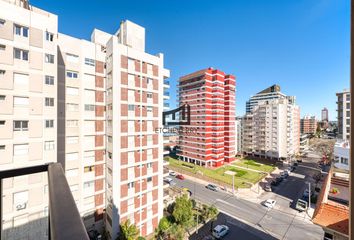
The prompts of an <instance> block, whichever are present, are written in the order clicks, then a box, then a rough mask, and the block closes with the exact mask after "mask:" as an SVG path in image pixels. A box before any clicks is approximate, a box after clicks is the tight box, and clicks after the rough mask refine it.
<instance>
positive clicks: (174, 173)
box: [169, 172, 177, 177]
mask: <svg viewBox="0 0 354 240" xmlns="http://www.w3.org/2000/svg"><path fill="white" fill-rule="evenodd" d="M169 175H170V176H171V177H176V175H177V173H176V172H170V173H169Z"/></svg>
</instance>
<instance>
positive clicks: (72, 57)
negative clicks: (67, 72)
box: [66, 53, 79, 63]
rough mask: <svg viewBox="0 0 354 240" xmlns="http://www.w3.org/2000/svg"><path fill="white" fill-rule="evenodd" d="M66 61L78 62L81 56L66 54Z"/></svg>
mask: <svg viewBox="0 0 354 240" xmlns="http://www.w3.org/2000/svg"><path fill="white" fill-rule="evenodd" d="M66 61H68V62H72V63H78V62H79V56H77V55H75V54H71V53H67V54H66Z"/></svg>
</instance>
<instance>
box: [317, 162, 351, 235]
mask: <svg viewBox="0 0 354 240" xmlns="http://www.w3.org/2000/svg"><path fill="white" fill-rule="evenodd" d="M334 171H335V168H333V167H332V168H331V170H330V172H329V174H328V175H327V177H326V180H325V181H324V183H323V186H322V189H321V192H320V195H319V197H318V201H317V205H316V209H315V213H314V217H313V219H312V221H313V223H315V224H317V225H320V226H321V227H323V228H329V229H331V230H333V231H335V232H338V233H340V234H343V235H346V236H348V234H349V180H348V178H347V177H346V176H345V175H342V174H341V173H336V172H334Z"/></svg>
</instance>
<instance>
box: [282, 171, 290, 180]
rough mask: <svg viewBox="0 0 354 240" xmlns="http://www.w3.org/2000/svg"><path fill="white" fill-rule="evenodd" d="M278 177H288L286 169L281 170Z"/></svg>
mask: <svg viewBox="0 0 354 240" xmlns="http://www.w3.org/2000/svg"><path fill="white" fill-rule="evenodd" d="M280 177H281V178H282V179H285V178H287V177H289V173H288V172H287V171H283V172H281V173H280Z"/></svg>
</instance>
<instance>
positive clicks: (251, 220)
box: [174, 162, 323, 240]
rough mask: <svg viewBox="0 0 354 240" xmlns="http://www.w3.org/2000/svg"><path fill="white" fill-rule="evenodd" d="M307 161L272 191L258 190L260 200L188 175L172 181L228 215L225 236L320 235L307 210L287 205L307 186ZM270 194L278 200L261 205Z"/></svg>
mask: <svg viewBox="0 0 354 240" xmlns="http://www.w3.org/2000/svg"><path fill="white" fill-rule="evenodd" d="M307 165H308V164H306V162H305V163H304V164H303V166H299V167H298V168H297V169H296V170H295V172H293V173H292V174H291V175H290V176H289V177H288V178H287V179H286V180H284V181H283V182H282V183H281V184H280V185H279V186H278V187H276V188H275V189H274V192H271V193H263V194H261V196H260V197H259V202H255V201H247V200H245V199H240V198H238V197H237V194H236V196H232V195H231V194H228V193H225V192H222V191H218V192H214V191H211V190H209V189H207V188H205V186H204V185H202V184H199V183H196V182H193V181H190V180H187V179H186V180H179V179H175V180H174V181H175V182H176V186H178V187H187V188H189V189H190V190H191V191H192V198H195V199H197V200H199V201H201V202H203V203H207V204H214V205H215V206H216V207H217V208H218V209H219V211H220V212H223V213H226V214H227V215H229V216H230V219H229V220H228V221H227V224H226V225H228V226H229V227H230V226H231V227H230V234H228V236H226V237H225V239H236V238H239V236H240V234H241V235H245V234H247V232H248V234H249V236H248V237H249V239H291V240H297V239H307V240H311V239H322V238H323V230H322V228H321V227H319V226H316V225H314V224H312V223H311V221H310V218H309V217H308V216H307V215H306V213H299V212H298V211H296V210H295V209H292V208H291V207H289V205H290V203H291V202H293V205H294V203H295V202H296V200H297V199H298V198H300V197H301V196H302V193H303V191H304V190H305V188H306V187H307V186H308V185H307V184H306V182H308V181H311V180H312V175H313V174H314V173H315V172H316V170H313V169H312V168H313V166H315V165H313V164H311V163H310V164H309V166H307ZM315 167H316V166H315ZM269 198H270V199H275V200H276V201H277V204H276V206H275V207H274V208H273V209H271V210H269V209H267V208H266V207H264V206H262V205H261V201H263V200H266V199H269ZM233 221H234V222H233ZM245 231H247V232H245ZM195 239H199V238H195ZM239 239H245V238H239ZM247 239H248V238H247Z"/></svg>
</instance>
